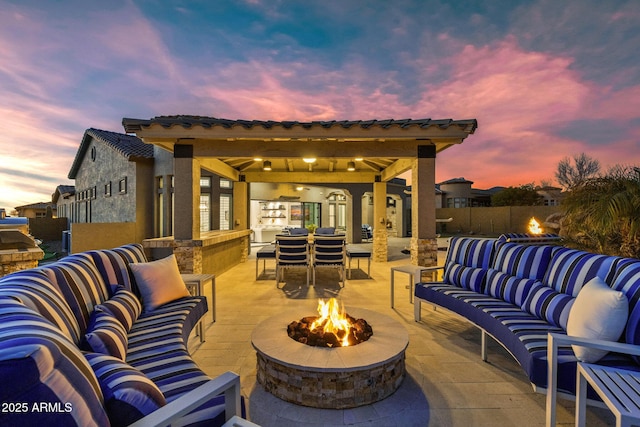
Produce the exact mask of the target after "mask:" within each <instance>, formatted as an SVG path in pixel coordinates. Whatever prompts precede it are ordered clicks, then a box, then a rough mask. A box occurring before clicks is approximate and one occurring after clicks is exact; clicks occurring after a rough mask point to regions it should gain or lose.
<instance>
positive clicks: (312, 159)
mask: <svg viewBox="0 0 640 427" xmlns="http://www.w3.org/2000/svg"><path fill="white" fill-rule="evenodd" d="M302 161H303V162H305V163H309V164H311V163H315V162H316V158H315V157H303V158H302Z"/></svg>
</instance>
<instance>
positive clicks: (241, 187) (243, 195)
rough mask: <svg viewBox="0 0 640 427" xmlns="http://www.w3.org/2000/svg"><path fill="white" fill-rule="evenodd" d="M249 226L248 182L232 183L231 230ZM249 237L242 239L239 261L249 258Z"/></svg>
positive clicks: (243, 228)
mask: <svg viewBox="0 0 640 427" xmlns="http://www.w3.org/2000/svg"><path fill="white" fill-rule="evenodd" d="M248 228H249V184H248V183H246V182H243V181H238V182H234V183H233V225H232V229H233V230H246V229H248ZM249 244H250V243H249V237H248V236H247V237H246V238H244V239H243V240H242V255H241V259H240V262H245V261H247V259H248V258H249Z"/></svg>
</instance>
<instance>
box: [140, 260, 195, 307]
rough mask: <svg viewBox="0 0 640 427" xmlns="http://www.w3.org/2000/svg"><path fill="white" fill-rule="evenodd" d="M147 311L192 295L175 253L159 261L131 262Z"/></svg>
mask: <svg viewBox="0 0 640 427" xmlns="http://www.w3.org/2000/svg"><path fill="white" fill-rule="evenodd" d="M129 268H131V271H132V272H133V276H134V277H135V281H136V285H137V286H138V289H139V290H140V295H141V296H142V304H143V306H144V309H145V311H153V310H154V309H156V308H157V307H159V306H161V305H162V304H166V303H168V302H171V301H174V300H177V299H179V298H183V297H188V296H190V294H189V291H188V290H187V286H186V285H185V283H184V280H182V277H181V276H180V270H178V262H177V260H176V256H175V255H173V254H172V255H169V256H168V257H166V258H162V259H160V260H157V261H151V262H146V263H135V264H130V265H129Z"/></svg>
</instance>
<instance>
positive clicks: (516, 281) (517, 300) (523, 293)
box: [486, 268, 535, 307]
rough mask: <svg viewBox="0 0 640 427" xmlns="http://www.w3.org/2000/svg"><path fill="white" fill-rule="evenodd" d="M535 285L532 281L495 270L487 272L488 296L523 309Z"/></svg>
mask: <svg viewBox="0 0 640 427" xmlns="http://www.w3.org/2000/svg"><path fill="white" fill-rule="evenodd" d="M534 283H535V281H534V280H532V279H520V278H518V277H514V276H511V275H509V274H506V273H503V272H500V271H497V270H494V269H492V268H490V269H489V271H488V272H487V286H486V289H487V294H489V295H491V296H493V297H496V298H499V299H501V300H504V301H507V302H510V303H511V304H515V305H517V306H518V307H522V305H523V304H524V300H525V299H526V297H527V295H529V291H530V290H531V288H532V287H533V284H534Z"/></svg>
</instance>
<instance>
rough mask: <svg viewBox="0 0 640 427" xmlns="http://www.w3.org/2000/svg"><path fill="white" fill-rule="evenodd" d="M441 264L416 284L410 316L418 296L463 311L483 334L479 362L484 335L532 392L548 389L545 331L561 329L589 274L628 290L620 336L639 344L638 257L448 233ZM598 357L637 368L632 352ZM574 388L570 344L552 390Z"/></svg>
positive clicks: (607, 362)
mask: <svg viewBox="0 0 640 427" xmlns="http://www.w3.org/2000/svg"><path fill="white" fill-rule="evenodd" d="M442 268H444V272H443V281H442V282H426V283H419V284H417V285H416V288H415V299H414V301H415V302H414V304H415V305H414V317H415V320H416V321H420V320H421V304H422V303H423V302H429V303H432V304H435V305H437V306H440V307H444V308H446V309H448V310H451V311H453V312H455V313H457V314H459V315H461V316H463V317H464V318H466V319H467V320H469V321H470V322H471V323H473V324H474V325H476V326H477V327H478V328H480V330H481V332H482V349H481V352H482V358H483V360H486V358H487V354H486V336H487V335H489V336H491V337H493V338H494V339H495V340H496V341H497V342H499V343H500V344H501V345H502V346H503V347H504V348H505V349H506V350H507V351H509V353H511V355H512V356H513V357H514V358H515V359H516V361H517V362H518V363H519V364H520V365H521V367H522V369H523V370H524V372H525V374H526V375H527V377H528V378H529V381H530V382H531V384H532V386H533V388H534V390H536V391H539V392H545V390H546V387H547V381H548V378H547V339H548V335H547V334H548V333H549V332H554V333H559V334H566V328H567V319H568V316H569V313H570V311H571V307H572V306H573V302H574V300H575V298H576V296H577V295H578V293H579V292H580V290H581V288H582V286H583V285H584V284H586V283H588V282H589V281H590V280H591V279H593V278H594V277H599V278H600V279H602V280H603V281H604V282H605V283H606V284H607V285H609V286H610V287H611V288H613V289H615V290H619V291H622V292H623V293H624V294H625V295H626V296H627V299H628V300H629V318H628V321H627V325H626V328H625V331H624V333H623V335H622V337H621V341H624V342H628V343H632V344H636V345H638V344H640V304H639V300H640V260H638V259H631V258H619V257H613V256H605V255H599V254H592V253H588V252H583V251H578V250H574V249H569V248H565V247H561V246H552V245H526V244H520V243H512V242H507V241H505V240H504V239H497V240H493V239H478V238H465V237H454V238H452V239H451V241H450V246H449V252H448V253H447V258H446V262H445V265H444V266H443V267H442ZM598 363H599V364H605V365H611V366H619V367H625V368H627V369H632V370H637V371H640V365H638V363H637V362H636V361H635V360H633V359H632V358H631V357H630V356H624V355H619V354H611V353H610V354H608V355H607V356H605V357H604V359H602V360H600V361H599V362H598ZM575 387H576V358H575V356H574V353H573V350H572V348H571V346H565V347H561V348H560V349H559V359H558V390H559V391H560V392H561V393H568V394H575ZM592 397H593V396H592Z"/></svg>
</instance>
